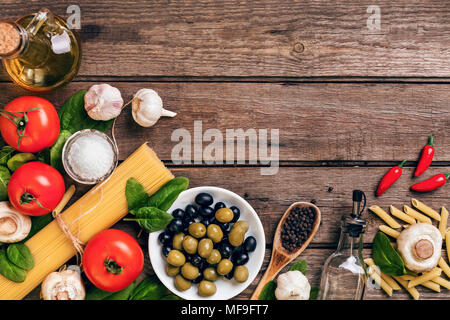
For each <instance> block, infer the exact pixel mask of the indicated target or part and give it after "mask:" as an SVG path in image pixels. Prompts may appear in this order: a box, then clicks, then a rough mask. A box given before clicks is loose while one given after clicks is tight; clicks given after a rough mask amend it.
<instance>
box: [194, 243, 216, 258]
mask: <svg viewBox="0 0 450 320" xmlns="http://www.w3.org/2000/svg"><path fill="white" fill-rule="evenodd" d="M213 248H214V244H213V242H212V241H211V239H208V238H203V239H202V240H200V242H199V243H198V255H199V256H200V257H202V258H205V259H207V258H208V257H209V256H210V255H211V252H212V251H213Z"/></svg>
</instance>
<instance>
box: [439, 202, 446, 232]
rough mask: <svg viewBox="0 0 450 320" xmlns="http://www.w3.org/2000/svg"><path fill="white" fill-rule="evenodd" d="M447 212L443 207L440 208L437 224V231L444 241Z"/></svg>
mask: <svg viewBox="0 0 450 320" xmlns="http://www.w3.org/2000/svg"><path fill="white" fill-rule="evenodd" d="M447 221H448V211H447V209H445V207H442V208H441V221H440V222H439V231H440V232H441V234H442V239H445V233H446V231H447Z"/></svg>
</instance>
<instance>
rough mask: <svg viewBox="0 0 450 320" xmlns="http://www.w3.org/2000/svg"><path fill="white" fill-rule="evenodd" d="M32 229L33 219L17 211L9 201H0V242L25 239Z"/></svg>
mask: <svg viewBox="0 0 450 320" xmlns="http://www.w3.org/2000/svg"><path fill="white" fill-rule="evenodd" d="M30 230H31V219H30V217H29V216H26V215H23V214H22V213H20V212H19V211H17V210H16V209H15V208H14V207H13V206H12V205H11V204H10V203H9V202H8V201H2V202H0V242H6V243H14V242H18V241H21V240H23V239H25V238H26V237H27V236H28V234H29V233H30Z"/></svg>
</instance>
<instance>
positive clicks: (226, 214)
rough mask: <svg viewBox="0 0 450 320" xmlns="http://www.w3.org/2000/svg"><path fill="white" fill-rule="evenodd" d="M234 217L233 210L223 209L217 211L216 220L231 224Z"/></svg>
mask: <svg viewBox="0 0 450 320" xmlns="http://www.w3.org/2000/svg"><path fill="white" fill-rule="evenodd" d="M233 217H234V214H233V210H231V209H230V208H221V209H219V210H217V211H216V219H217V221H219V222H222V223H226V222H230V221H231V220H233Z"/></svg>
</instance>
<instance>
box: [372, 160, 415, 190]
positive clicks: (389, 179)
mask: <svg viewBox="0 0 450 320" xmlns="http://www.w3.org/2000/svg"><path fill="white" fill-rule="evenodd" d="M406 161H408V160H403V161H402V163H400V164H399V165H398V166H395V167H393V168H391V169H390V170H389V171H388V172H387V173H386V174H385V175H384V177H383V179H381V181H380V184H379V185H378V188H377V192H376V196H377V197H379V196H381V195H382V194H383V193H384V192H385V191H386V190H387V189H389V187H390V186H392V184H393V183H394V182H395V181H397V180H398V178H400V176H401V175H402V173H403V166H404V165H405V163H406Z"/></svg>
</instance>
